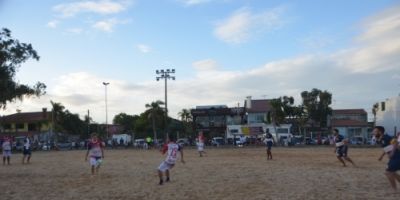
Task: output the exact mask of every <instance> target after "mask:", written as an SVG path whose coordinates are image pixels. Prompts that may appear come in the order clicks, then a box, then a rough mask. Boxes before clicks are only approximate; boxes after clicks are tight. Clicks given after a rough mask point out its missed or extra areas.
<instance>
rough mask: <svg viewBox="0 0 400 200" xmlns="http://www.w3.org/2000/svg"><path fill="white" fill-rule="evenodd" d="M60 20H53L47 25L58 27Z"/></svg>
mask: <svg viewBox="0 0 400 200" xmlns="http://www.w3.org/2000/svg"><path fill="white" fill-rule="evenodd" d="M58 23H59V21H58V20H51V21H49V22H48V23H47V27H49V28H57V25H58Z"/></svg>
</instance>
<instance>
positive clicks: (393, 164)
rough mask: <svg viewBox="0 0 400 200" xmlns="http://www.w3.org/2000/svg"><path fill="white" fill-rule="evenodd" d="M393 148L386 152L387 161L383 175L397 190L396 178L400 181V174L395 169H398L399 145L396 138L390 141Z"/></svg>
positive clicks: (399, 164) (399, 162) (399, 159)
mask: <svg viewBox="0 0 400 200" xmlns="http://www.w3.org/2000/svg"><path fill="white" fill-rule="evenodd" d="M391 143H392V144H391V145H392V146H393V149H392V150H391V151H390V152H389V153H388V155H389V162H388V167H387V169H386V172H385V175H386V177H387V178H388V180H389V182H390V185H391V186H392V188H393V189H394V190H397V187H396V180H397V181H398V182H399V183H400V175H399V174H397V173H396V171H398V170H400V146H399V143H398V141H397V140H396V139H394V140H392V142H391Z"/></svg>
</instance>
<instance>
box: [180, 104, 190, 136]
mask: <svg viewBox="0 0 400 200" xmlns="http://www.w3.org/2000/svg"><path fill="white" fill-rule="evenodd" d="M178 115H179V117H180V118H181V121H182V124H183V133H184V134H186V135H188V133H189V132H192V131H193V127H192V123H191V122H192V120H193V117H192V114H191V113H190V110H189V109H182V111H180V112H179V113H178Z"/></svg>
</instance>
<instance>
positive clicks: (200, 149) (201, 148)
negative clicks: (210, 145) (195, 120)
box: [197, 132, 206, 157]
mask: <svg viewBox="0 0 400 200" xmlns="http://www.w3.org/2000/svg"><path fill="white" fill-rule="evenodd" d="M197 151H198V152H199V156H200V157H202V156H203V154H205V153H206V152H205V151H204V134H203V132H199V137H197Z"/></svg>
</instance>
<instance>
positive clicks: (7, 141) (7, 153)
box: [1, 136, 12, 165]
mask: <svg viewBox="0 0 400 200" xmlns="http://www.w3.org/2000/svg"><path fill="white" fill-rule="evenodd" d="M1 146H2V149H3V165H5V164H6V160H7V164H8V165H10V157H11V146H12V141H11V138H10V137H8V136H6V137H4V139H3V144H2V145H1Z"/></svg>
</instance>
